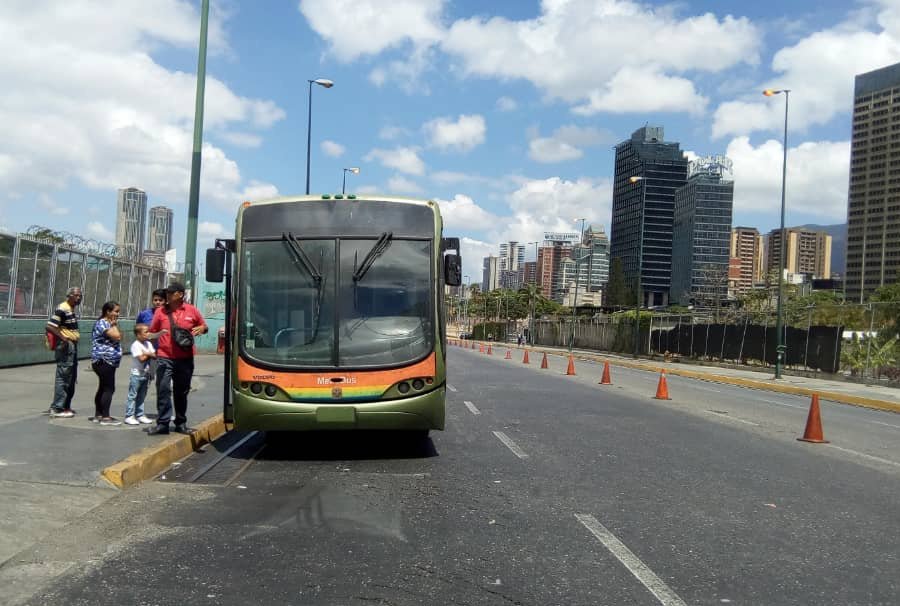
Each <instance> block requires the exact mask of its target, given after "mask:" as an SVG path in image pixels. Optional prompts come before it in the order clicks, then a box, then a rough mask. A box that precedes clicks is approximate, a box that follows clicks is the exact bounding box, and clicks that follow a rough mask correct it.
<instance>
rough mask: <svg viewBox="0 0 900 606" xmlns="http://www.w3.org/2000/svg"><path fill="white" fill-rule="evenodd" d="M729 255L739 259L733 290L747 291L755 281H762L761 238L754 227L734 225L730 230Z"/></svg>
mask: <svg viewBox="0 0 900 606" xmlns="http://www.w3.org/2000/svg"><path fill="white" fill-rule="evenodd" d="M731 256H732V257H736V258H737V259H738V260H739V262H740V263H739V265H738V276H737V278H736V280H737V284H736V285H735V292H737V293H738V294H742V293H745V292H749V291H750V290H752V289H753V286H754V285H755V284H756V283H757V282H762V280H763V274H764V273H765V266H764V265H763V238H762V236H760V235H759V230H757V229H756V228H755V227H735V228H734V229H732V230H731Z"/></svg>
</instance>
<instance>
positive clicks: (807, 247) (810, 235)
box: [767, 227, 831, 278]
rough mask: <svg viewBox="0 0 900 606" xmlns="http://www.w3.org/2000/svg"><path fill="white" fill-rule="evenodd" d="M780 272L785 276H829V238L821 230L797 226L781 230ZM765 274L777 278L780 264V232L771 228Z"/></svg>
mask: <svg viewBox="0 0 900 606" xmlns="http://www.w3.org/2000/svg"><path fill="white" fill-rule="evenodd" d="M784 232H785V234H786V235H787V248H785V256H784V269H785V271H787V273H788V274H792V275H796V274H807V275H808V276H810V277H812V278H830V277H831V236H830V235H828V234H827V233H826V232H824V231H810V230H808V229H801V228H799V227H789V228H785V230H784ZM768 246H769V254H768V255H767V256H768V268H767V269H768V271H769V272H770V273H771V272H774V273H775V275H778V264H779V263H780V262H781V230H780V229H773V230H772V231H770V232H769V238H768Z"/></svg>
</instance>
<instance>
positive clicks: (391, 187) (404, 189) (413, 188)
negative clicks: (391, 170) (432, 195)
mask: <svg viewBox="0 0 900 606" xmlns="http://www.w3.org/2000/svg"><path fill="white" fill-rule="evenodd" d="M387 187H388V191H390V192H393V193H398V194H418V193H422V188H421V187H419V185H418V184H417V183H416V182H415V181H411V180H409V179H407V178H406V177H404V176H402V175H394V176H393V177H391V178H390V179H388V183H387Z"/></svg>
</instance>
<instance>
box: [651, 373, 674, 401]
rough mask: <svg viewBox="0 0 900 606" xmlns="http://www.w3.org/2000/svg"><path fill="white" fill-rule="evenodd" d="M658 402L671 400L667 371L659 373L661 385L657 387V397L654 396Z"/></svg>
mask: <svg viewBox="0 0 900 606" xmlns="http://www.w3.org/2000/svg"><path fill="white" fill-rule="evenodd" d="M653 397H654V398H656V399H657V400H671V399H672V398H670V397H669V385H668V384H667V383H666V371H665V370H663V371H662V372H660V373H659V385H657V386H656V395H655V396H653Z"/></svg>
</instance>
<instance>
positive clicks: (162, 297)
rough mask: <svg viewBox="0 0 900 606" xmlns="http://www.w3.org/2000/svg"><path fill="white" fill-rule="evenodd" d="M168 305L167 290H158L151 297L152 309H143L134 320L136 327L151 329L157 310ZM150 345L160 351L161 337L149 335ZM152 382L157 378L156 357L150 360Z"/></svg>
mask: <svg viewBox="0 0 900 606" xmlns="http://www.w3.org/2000/svg"><path fill="white" fill-rule="evenodd" d="M165 304H166V289H165V288H157V289H156V290H154V291H153V294H152V295H151V296H150V307H148V308H147V309H142V310H141V311H139V312H138V315H137V317H136V318H135V319H134V322H135V325H138V324H146V325H147V327H148V328H149V326H150V323H151V322H153V314H154V313H156V310H157V309H159V308H160V307H162V306H163V305H165ZM149 337H150V344H151V345H153V349H154V351H155V350H157V349H159V335H149ZM149 376H150V381H153V377H155V376H156V357H155V356H154V357H153V358H151V359H150V375H149Z"/></svg>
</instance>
